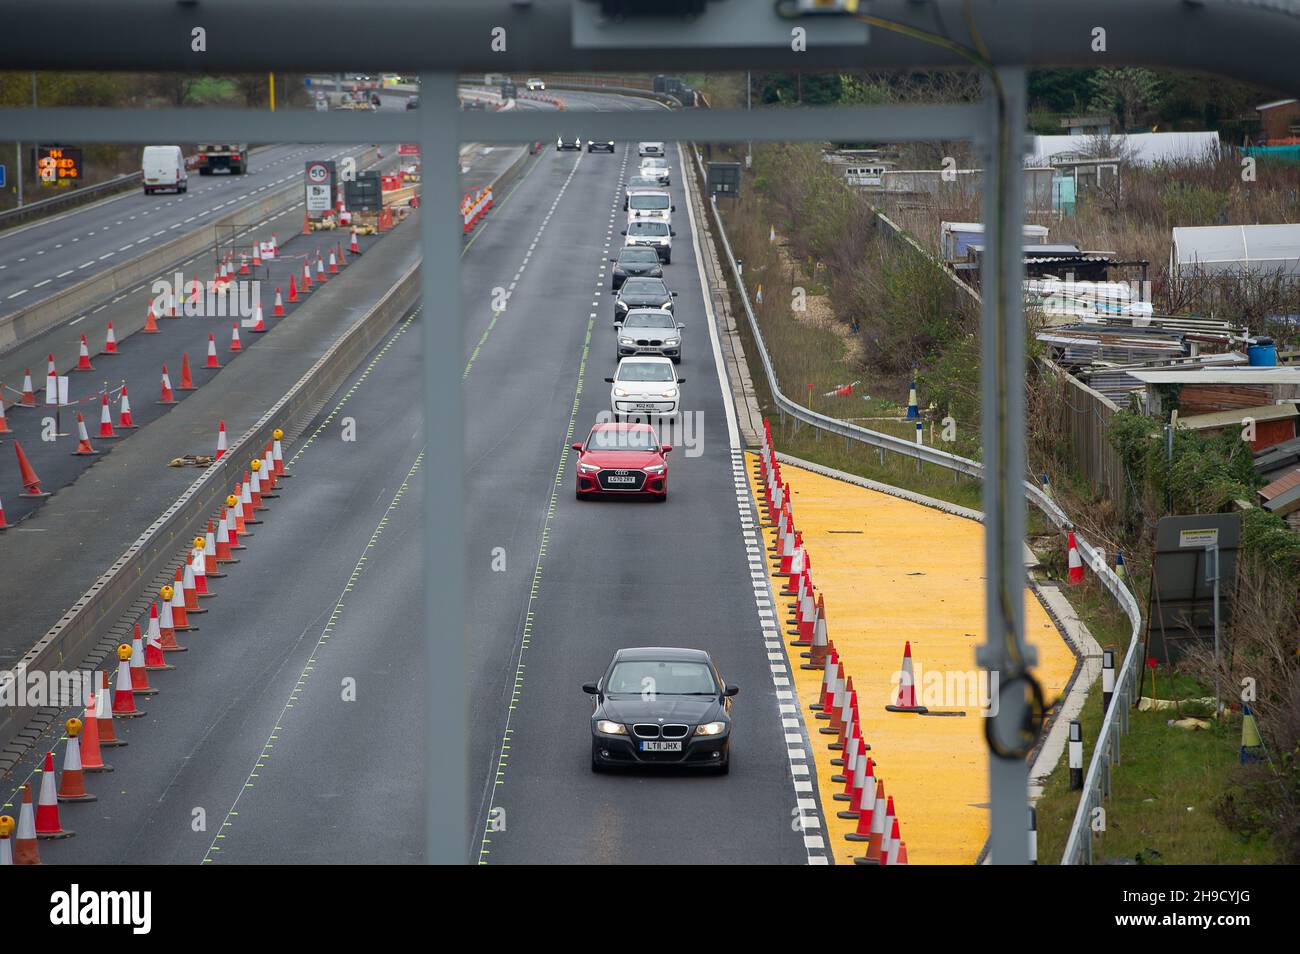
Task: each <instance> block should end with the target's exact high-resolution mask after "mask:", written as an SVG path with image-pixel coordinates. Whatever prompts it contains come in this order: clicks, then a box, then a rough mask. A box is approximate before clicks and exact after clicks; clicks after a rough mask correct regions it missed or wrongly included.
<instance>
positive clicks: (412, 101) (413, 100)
mask: <svg viewBox="0 0 1300 954" xmlns="http://www.w3.org/2000/svg"><path fill="white" fill-rule="evenodd" d="M406 108H407V109H419V108H420V97H418V96H414V95H412V96H408V97H406Z"/></svg>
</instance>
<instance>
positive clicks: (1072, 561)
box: [1067, 530, 1083, 586]
mask: <svg viewBox="0 0 1300 954" xmlns="http://www.w3.org/2000/svg"><path fill="white" fill-rule="evenodd" d="M1067 532H1068V533H1069V535H1070V537H1069V550H1070V552H1069V574H1068V576H1067V579H1068V581H1069V583H1070V585H1071V586H1078V585H1079V584H1080V583H1082V582H1083V559H1082V558H1081V557H1080V556H1079V547H1078V546H1077V545H1076V544H1075V542H1074V531H1073V530H1070V531H1067Z"/></svg>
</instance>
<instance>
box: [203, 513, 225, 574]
mask: <svg viewBox="0 0 1300 954" xmlns="http://www.w3.org/2000/svg"><path fill="white" fill-rule="evenodd" d="M203 568H204V570H205V571H206V573H207V575H208V579H210V580H219V579H221V578H222V577H224V576H225V575H226V574H225V573H223V572H222V571H221V567H220V566H219V565H218V564H217V531H216V527H215V525H214V524H213V522H212V518H211V517H209V518H208V531H207V533H205V534H204V535H203Z"/></svg>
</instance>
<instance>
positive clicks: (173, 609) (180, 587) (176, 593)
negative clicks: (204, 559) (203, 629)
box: [158, 566, 198, 653]
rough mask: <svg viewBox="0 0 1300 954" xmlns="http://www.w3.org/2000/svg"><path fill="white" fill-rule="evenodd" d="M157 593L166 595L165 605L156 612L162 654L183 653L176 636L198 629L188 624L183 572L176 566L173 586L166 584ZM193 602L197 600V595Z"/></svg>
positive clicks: (188, 613)
mask: <svg viewBox="0 0 1300 954" xmlns="http://www.w3.org/2000/svg"><path fill="white" fill-rule="evenodd" d="M158 592H159V595H161V594H164V593H165V594H166V596H165V597H164V598H163V602H164V603H166V604H167V605H166V606H165V607H160V608H159V610H158V633H159V640H160V642H161V643H162V647H163V652H168V651H170V652H174V653H175V652H184V651H185V647H184V646H181V645H180V644H179V643H177V642H176V634H177V633H190V632H193V631H194V630H196V629H198V627H197V626H195V625H194V624H193V623H191V622H190V609H189V607H188V606H186V605H185V573H184V570H183V569H182V568H181V567H179V566H178V567H177V568H176V582H175V585H172V584H170V583H169V584H166V585H165V586H163V587H161V588H160V589H159V591H158ZM195 600H196V601H197V600H198V597H197V595H196V596H195ZM169 610H170V612H168V611H169Z"/></svg>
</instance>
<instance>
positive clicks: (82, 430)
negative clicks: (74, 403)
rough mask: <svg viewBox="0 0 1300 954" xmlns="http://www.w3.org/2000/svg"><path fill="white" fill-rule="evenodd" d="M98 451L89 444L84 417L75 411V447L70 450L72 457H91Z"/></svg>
mask: <svg viewBox="0 0 1300 954" xmlns="http://www.w3.org/2000/svg"><path fill="white" fill-rule="evenodd" d="M98 453H99V451H97V450H95V448H93V447H91V446H90V434H88V433H87V432H86V418H85V417H84V416H83V415H82V413H81V412H80V411H78V412H77V449H76V450H74V451H73V452H72V456H73V457H93V456H95V455H96V454H98Z"/></svg>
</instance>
